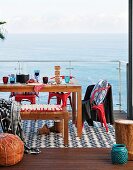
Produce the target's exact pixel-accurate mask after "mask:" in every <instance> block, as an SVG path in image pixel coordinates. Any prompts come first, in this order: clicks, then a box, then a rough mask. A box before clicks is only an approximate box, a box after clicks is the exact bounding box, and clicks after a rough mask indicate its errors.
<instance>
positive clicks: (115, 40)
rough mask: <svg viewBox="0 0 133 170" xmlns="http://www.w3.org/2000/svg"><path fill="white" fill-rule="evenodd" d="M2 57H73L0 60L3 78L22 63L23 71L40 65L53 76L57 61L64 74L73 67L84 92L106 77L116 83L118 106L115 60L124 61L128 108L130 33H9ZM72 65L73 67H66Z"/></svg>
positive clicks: (1, 46)
mask: <svg viewBox="0 0 133 170" xmlns="http://www.w3.org/2000/svg"><path fill="white" fill-rule="evenodd" d="M0 60H17V61H18V60H51V61H52V60H62V61H66V60H67V61H68V60H71V61H73V62H71V63H70V62H50V63H49V62H46V63H42V62H40V63H33V62H31V63H21V64H20V65H18V63H15V62H13V63H6V62H5V63H0V71H1V77H0V79H1V78H2V76H3V75H9V74H11V73H15V74H16V73H18V67H19V66H20V68H21V70H20V72H21V73H29V74H30V75H31V76H32V75H33V74H34V70H35V69H40V72H41V76H44V75H48V76H51V75H53V74H54V65H55V64H60V65H61V68H62V69H61V74H64V75H65V74H70V71H71V74H72V75H74V76H75V77H76V78H77V80H78V81H79V83H80V84H81V85H82V89H83V94H82V95H83V96H84V93H85V90H86V88H87V86H88V85H89V84H92V83H96V82H97V81H98V80H99V79H107V80H108V81H109V82H110V83H111V84H112V86H113V102H114V107H115V108H118V105H117V104H118V103H119V81H118V80H119V78H118V69H117V68H118V62H112V61H116V60H120V61H125V62H122V64H121V73H122V78H121V82H122V86H121V88H122V89H121V91H122V108H123V109H124V110H126V62H127V61H128V35H127V34H12V35H10V34H8V35H7V37H6V40H5V41H1V42H0ZM105 61H106V62H105ZM110 61H111V62H110ZM70 64H71V65H70ZM69 67H72V68H73V69H71V70H69V69H67V68H69Z"/></svg>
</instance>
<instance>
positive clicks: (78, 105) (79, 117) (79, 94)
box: [77, 90, 82, 137]
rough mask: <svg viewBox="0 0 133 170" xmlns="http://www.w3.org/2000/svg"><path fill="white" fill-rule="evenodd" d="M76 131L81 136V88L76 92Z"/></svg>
mask: <svg viewBox="0 0 133 170" xmlns="http://www.w3.org/2000/svg"><path fill="white" fill-rule="evenodd" d="M77 133H78V137H81V136H82V97H81V90H80V91H78V92H77Z"/></svg>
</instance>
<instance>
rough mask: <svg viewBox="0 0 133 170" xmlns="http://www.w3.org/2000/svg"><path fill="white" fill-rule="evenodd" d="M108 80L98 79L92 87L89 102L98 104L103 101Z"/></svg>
mask: <svg viewBox="0 0 133 170" xmlns="http://www.w3.org/2000/svg"><path fill="white" fill-rule="evenodd" d="M108 87H109V85H108V82H107V80H100V81H99V82H98V83H97V84H96V85H95V86H94V88H93V90H92V92H91V96H90V99H91V100H90V101H91V104H94V105H99V104H100V103H102V102H103V100H104V98H105V96H106V94H107V91H108Z"/></svg>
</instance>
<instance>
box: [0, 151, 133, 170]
mask: <svg viewBox="0 0 133 170" xmlns="http://www.w3.org/2000/svg"><path fill="white" fill-rule="evenodd" d="M41 151H42V152H41V153H40V154H38V155H28V154H25V155H24V158H23V160H22V161H21V162H20V163H18V164H16V165H14V166H10V167H2V168H1V167H0V168H1V169H4V170H15V169H16V170H133V161H128V163H127V164H125V165H113V164H112V162H111V154H110V152H111V149H107V148H72V149H70V148H69V149H68V148H62V149H56V148H54V149H42V150H41Z"/></svg>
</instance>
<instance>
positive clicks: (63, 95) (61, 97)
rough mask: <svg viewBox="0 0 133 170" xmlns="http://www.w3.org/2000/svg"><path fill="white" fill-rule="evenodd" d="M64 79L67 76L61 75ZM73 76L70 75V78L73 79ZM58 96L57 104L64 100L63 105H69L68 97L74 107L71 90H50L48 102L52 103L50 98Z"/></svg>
mask: <svg viewBox="0 0 133 170" xmlns="http://www.w3.org/2000/svg"><path fill="white" fill-rule="evenodd" d="M60 77H61V78H62V79H64V78H65V76H60ZM54 78H55V77H52V78H50V79H51V80H52V79H54ZM72 78H73V77H72V76H70V79H72ZM53 97H56V99H57V104H58V105H59V104H61V102H62V106H63V107H64V106H67V99H69V102H70V105H71V107H72V100H71V93H70V92H49V96H48V104H49V103H50V100H51V99H52V98H53Z"/></svg>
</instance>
